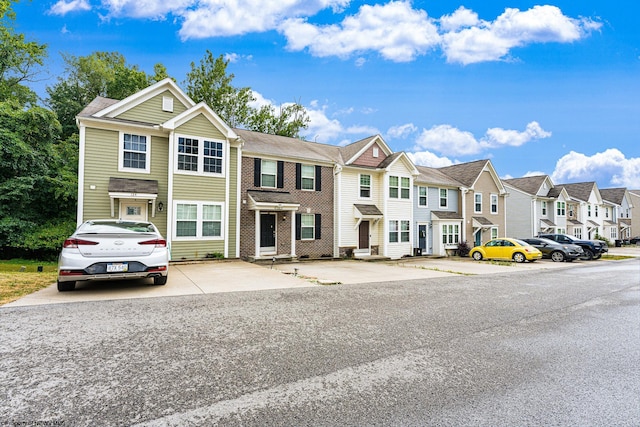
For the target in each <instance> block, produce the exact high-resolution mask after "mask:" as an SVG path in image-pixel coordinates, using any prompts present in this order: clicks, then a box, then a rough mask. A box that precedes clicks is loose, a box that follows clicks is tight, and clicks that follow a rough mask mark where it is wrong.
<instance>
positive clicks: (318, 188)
mask: <svg viewBox="0 0 640 427" xmlns="http://www.w3.org/2000/svg"><path fill="white" fill-rule="evenodd" d="M316 191H322V166H316Z"/></svg>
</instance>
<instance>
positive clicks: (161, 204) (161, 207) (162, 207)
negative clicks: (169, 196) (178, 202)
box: [158, 202, 164, 212]
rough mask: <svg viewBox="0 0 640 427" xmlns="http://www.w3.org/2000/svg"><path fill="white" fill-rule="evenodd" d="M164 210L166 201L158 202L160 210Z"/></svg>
mask: <svg viewBox="0 0 640 427" xmlns="http://www.w3.org/2000/svg"><path fill="white" fill-rule="evenodd" d="M163 210H164V203H162V202H158V212H162V211H163Z"/></svg>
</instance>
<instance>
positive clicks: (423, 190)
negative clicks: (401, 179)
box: [418, 187, 427, 208]
mask: <svg viewBox="0 0 640 427" xmlns="http://www.w3.org/2000/svg"><path fill="white" fill-rule="evenodd" d="M418 206H420V207H423V208H426V207H427V187H418Z"/></svg>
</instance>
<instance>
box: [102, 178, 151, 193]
mask: <svg viewBox="0 0 640 427" xmlns="http://www.w3.org/2000/svg"><path fill="white" fill-rule="evenodd" d="M108 191H109V192H110V193H143V194H158V181H156V180H153V179H131V178H114V177H110V178H109V190H108Z"/></svg>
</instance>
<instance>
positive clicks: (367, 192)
mask: <svg viewBox="0 0 640 427" xmlns="http://www.w3.org/2000/svg"><path fill="white" fill-rule="evenodd" d="M360 197H362V198H365V199H368V198H370V197H371V175H360Z"/></svg>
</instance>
